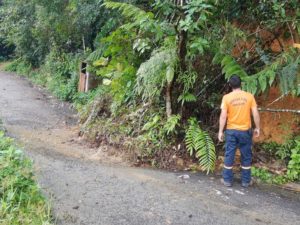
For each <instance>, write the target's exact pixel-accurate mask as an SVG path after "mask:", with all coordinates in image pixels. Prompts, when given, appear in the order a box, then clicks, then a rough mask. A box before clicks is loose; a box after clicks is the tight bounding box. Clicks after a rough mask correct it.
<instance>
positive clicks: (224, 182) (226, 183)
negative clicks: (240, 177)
mask: <svg viewBox="0 0 300 225" xmlns="http://www.w3.org/2000/svg"><path fill="white" fill-rule="evenodd" d="M221 183H222V184H223V185H224V186H225V187H232V183H230V182H227V181H225V180H224V179H223V178H221Z"/></svg>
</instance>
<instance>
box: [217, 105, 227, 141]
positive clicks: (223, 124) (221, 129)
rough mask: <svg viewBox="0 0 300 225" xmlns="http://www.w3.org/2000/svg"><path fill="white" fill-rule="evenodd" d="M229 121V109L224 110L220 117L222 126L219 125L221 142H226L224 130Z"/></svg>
mask: <svg viewBox="0 0 300 225" xmlns="http://www.w3.org/2000/svg"><path fill="white" fill-rule="evenodd" d="M226 120H227V109H222V111H221V115H220V125H219V134H218V139H219V141H221V142H222V141H224V128H225V124H226Z"/></svg>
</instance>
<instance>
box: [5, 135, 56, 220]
mask: <svg viewBox="0 0 300 225" xmlns="http://www.w3.org/2000/svg"><path fill="white" fill-rule="evenodd" d="M0 186H1V188H0V224H3V225H4V224H16V225H31V224H44V225H47V224H50V222H51V218H50V211H49V207H48V205H47V204H46V201H45V199H44V197H43V196H42V194H41V192H40V189H39V187H38V186H37V184H36V182H35V180H34V175H33V172H32V167H31V162H30V161H29V160H28V159H25V157H24V156H23V153H22V152H21V151H20V150H18V149H16V148H15V146H14V145H13V142H12V140H11V139H9V138H6V137H4V135H3V132H0Z"/></svg>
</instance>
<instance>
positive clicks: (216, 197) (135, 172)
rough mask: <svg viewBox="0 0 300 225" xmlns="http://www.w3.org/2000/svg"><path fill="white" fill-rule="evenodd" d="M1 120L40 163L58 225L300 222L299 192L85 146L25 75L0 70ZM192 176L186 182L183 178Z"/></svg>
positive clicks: (65, 111)
mask: <svg viewBox="0 0 300 225" xmlns="http://www.w3.org/2000/svg"><path fill="white" fill-rule="evenodd" d="M0 105H1V107H0V118H1V119H2V121H3V124H4V127H5V128H6V129H7V132H8V134H9V135H10V136H12V137H15V138H16V140H17V141H18V143H20V144H21V145H22V146H23V148H24V150H25V153H26V154H27V155H28V156H29V157H30V158H31V159H32V160H33V161H34V165H35V168H36V171H37V178H38V182H39V184H40V186H41V187H42V189H43V191H44V192H45V194H46V195H47V196H48V198H49V200H50V201H51V202H52V205H53V213H54V217H55V220H56V223H57V224H66V225H71V224H72V225H93V224H95V225H96V224H97V225H98V224H99V225H165V224H166V225H168V224H172V225H192V224H194V225H200V224H201V225H205V224H213V225H218V224H220V225H221V224H222V225H225V224H228V225H234V224H237V225H241V224H243V225H247V224H249V225H250V224H278V225H281V224H285V225H287V224H293V225H294V224H299V221H300V196H299V194H297V193H291V192H286V191H283V190H281V189H277V188H274V187H269V186H259V187H251V188H249V189H243V188H241V187H240V186H239V183H238V182H236V183H235V185H234V187H232V188H225V187H223V186H222V185H221V184H220V183H219V181H218V180H219V178H218V177H214V176H206V175H203V174H200V173H197V174H189V173H182V172H178V173H176V172H166V171H159V170H147V169H141V168H133V167H129V166H127V165H126V163H123V162H122V160H120V159H119V158H118V157H113V156H112V157H109V156H107V154H106V152H105V148H104V147H103V146H102V147H100V148H99V149H92V148H88V147H86V145H84V143H83V141H81V140H79V139H78V137H77V135H76V133H77V128H76V116H75V115H74V112H72V110H70V107H69V105H68V104H66V103H61V102H59V101H57V100H55V99H54V98H52V97H51V96H50V95H49V94H47V93H46V92H45V91H44V90H40V89H38V88H36V87H33V86H32V85H31V84H30V83H29V82H28V81H27V80H25V79H23V78H21V77H17V76H15V75H13V74H9V73H4V72H1V73H0ZM183 174H188V175H189V178H188V179H183V178H180V177H179V176H180V175H183Z"/></svg>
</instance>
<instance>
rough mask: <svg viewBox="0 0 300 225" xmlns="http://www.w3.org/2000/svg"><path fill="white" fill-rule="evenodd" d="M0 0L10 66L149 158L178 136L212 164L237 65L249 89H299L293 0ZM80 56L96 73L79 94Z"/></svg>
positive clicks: (98, 136) (177, 149) (94, 127)
mask: <svg viewBox="0 0 300 225" xmlns="http://www.w3.org/2000/svg"><path fill="white" fill-rule="evenodd" d="M2 2H3V5H2V6H1V8H0V9H1V12H0V18H1V22H0V30H1V38H2V40H5V42H6V43H9V44H12V45H14V46H15V56H16V58H17V59H18V61H16V62H15V63H14V64H12V65H11V66H10V68H9V69H10V70H15V71H18V72H19V73H22V74H24V72H25V73H28V74H29V76H30V77H31V78H32V79H33V80H35V81H37V82H38V83H39V84H42V85H45V86H47V87H48V88H49V89H50V90H52V91H53V92H54V93H55V94H56V95H57V96H59V97H60V98H61V99H64V100H71V101H74V102H75V105H76V106H77V108H78V110H79V112H80V113H81V115H82V117H81V120H82V123H83V126H82V133H85V134H86V135H87V136H90V137H91V138H92V139H93V140H96V141H97V142H98V144H100V143H102V142H106V143H110V144H115V145H122V146H123V147H124V146H127V148H128V149H130V151H132V152H133V154H134V156H135V158H137V159H138V160H139V159H142V160H145V159H146V160H147V159H151V160H152V164H154V165H156V164H161V165H162V166H164V165H165V164H166V163H167V162H165V161H163V159H162V158H164V157H166V156H168V157H170V158H172V157H173V156H174V154H175V155H181V156H182V155H184V154H186V152H187V151H186V150H185V149H186V148H182V146H181V145H180V144H179V143H181V142H183V141H184V140H185V141H186V145H187V150H188V151H189V153H192V154H191V155H192V156H195V158H198V159H199V161H200V164H201V165H202V166H203V169H205V170H208V171H211V170H213V168H214V163H215V159H216V156H215V146H213V140H212V139H211V137H210V135H209V132H210V131H214V130H215V129H216V128H217V119H216V118H217V117H218V110H217V109H216V108H218V105H219V102H220V98H221V96H222V95H223V94H224V93H225V92H226V91H227V88H228V87H227V86H226V79H228V78H229V77H230V76H231V75H233V74H237V75H240V76H241V78H242V80H243V88H244V89H245V90H247V91H250V92H252V93H253V94H260V93H262V92H265V91H266V90H268V88H269V87H270V86H271V85H274V84H279V85H280V87H281V90H282V94H283V96H284V95H287V94H289V93H292V94H293V95H298V96H299V95H300V86H299V80H300V78H299V67H300V65H299V63H300V57H299V52H298V50H297V49H295V48H293V44H294V43H296V42H299V41H300V39H299V32H300V11H299V7H297V6H298V5H297V4H298V1H297V0H291V1H284V0H271V1H266V0H252V1H244V0H226V1H219V0H182V1H176V0H166V1H161V0H152V1H142V0H135V1H133V0H131V1H129V0H128V1H125V0H124V1H118V2H117V1H101V0H69V1H60V0H55V1H44V0H43V1H37V0H25V1H24V0H22V1H21V0H3V1H2ZM80 60H81V61H83V60H85V61H86V62H88V63H89V67H88V70H89V71H90V72H91V73H93V74H96V75H97V76H98V77H99V80H100V81H101V83H100V85H99V87H98V89H97V90H93V91H91V92H89V93H87V94H82V93H77V92H76V86H77V82H78V81H77V78H76V72H77V71H76V70H77V69H76V68H78V62H79V61H80ZM31 69H34V72H31ZM192 117H195V118H197V119H196V120H195V119H191V118H192ZM188 121H190V122H188ZM191 121H193V122H192V123H191ZM99 124H101V126H99ZM200 127H201V128H200ZM204 130H206V131H207V132H206V131H204ZM194 136H196V137H197V138H198V139H197V140H194V139H193V138H191V137H194ZM170 149H172V150H170ZM167 161H168V162H169V161H170V160H167ZM166 166H167V165H166Z"/></svg>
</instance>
